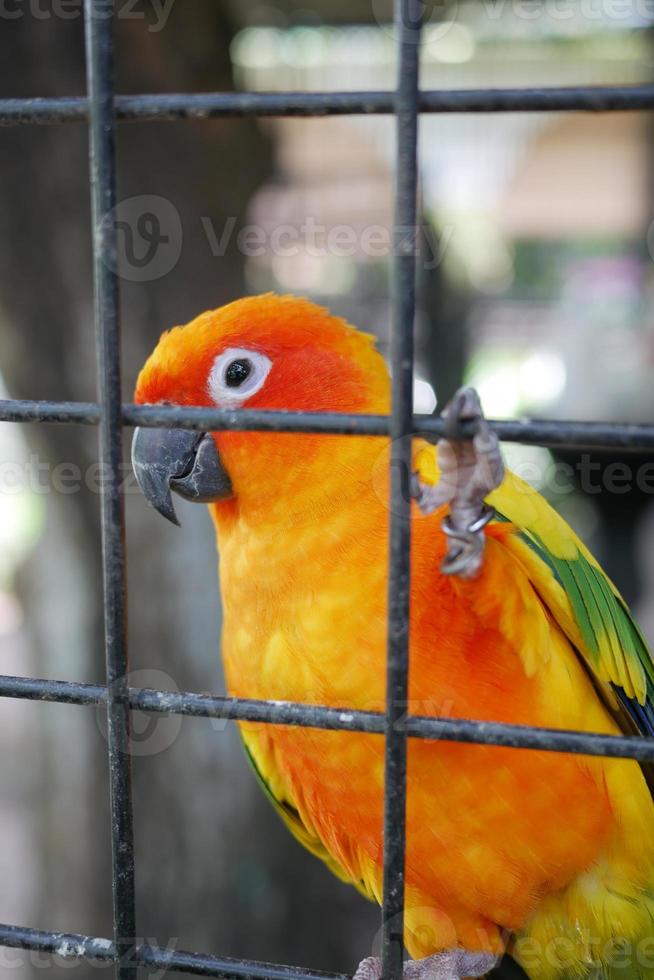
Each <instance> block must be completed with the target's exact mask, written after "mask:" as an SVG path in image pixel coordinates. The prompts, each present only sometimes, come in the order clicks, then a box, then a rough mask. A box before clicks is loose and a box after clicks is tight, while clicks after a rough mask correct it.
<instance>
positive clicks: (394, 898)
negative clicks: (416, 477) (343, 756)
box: [382, 0, 423, 980]
mask: <svg viewBox="0 0 654 980" xmlns="http://www.w3.org/2000/svg"><path fill="white" fill-rule="evenodd" d="M422 7H423V4H422V3H421V0H397V2H396V4H395V29H396V32H397V45H398V80H397V92H396V96H395V115H396V120H397V122H396V129H395V139H396V150H395V152H396V165H395V170H396V174H395V218H394V225H395V239H394V240H395V241H396V243H397V251H396V255H395V259H394V267H393V322H392V326H391V356H390V362H391V376H392V386H391V388H392V408H391V418H390V437H391V451H390V463H389V465H390V500H389V506H390V535H389V557H388V595H387V606H388V640H387V667H386V715H385V723H384V736H385V762H384V862H383V889H382V892H383V905H382V975H383V978H384V980H402V969H403V967H402V961H403V957H404V866H405V852H406V774H407V733H406V726H405V715H406V711H407V701H408V696H409V604H410V584H411V583H410V574H411V573H410V563H411V498H410V494H409V475H410V473H411V427H412V426H411V419H412V415H413V333H414V319H415V306H416V296H415V292H416V260H415V234H416V232H415V229H416V208H417V195H418V156H417V154H418V76H419V65H420V37H421V28H422ZM398 232H401V234H402V238H401V239H400V238H399V236H398Z"/></svg>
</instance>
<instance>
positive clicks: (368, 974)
mask: <svg viewBox="0 0 654 980" xmlns="http://www.w3.org/2000/svg"><path fill="white" fill-rule="evenodd" d="M498 960H499V958H498V957H497V956H494V955H493V954H492V953H485V952H472V951H470V950H467V949H462V948H461V947H460V946H457V947H455V948H454V949H447V950H444V951H443V952H442V953H434V954H433V955H431V956H425V957H424V959H421V960H407V961H406V962H405V964H404V972H403V980H463V978H464V977H483V976H486V974H487V973H489V972H490V971H491V970H492V969H493V967H495V966H497V963H498ZM381 977H382V968H381V960H380V959H379V958H378V957H377V956H367V957H366V958H365V960H361V962H360V963H359V966H358V969H357V971H356V973H355V974H354V977H353V980H381Z"/></svg>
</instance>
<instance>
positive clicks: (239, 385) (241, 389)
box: [207, 347, 272, 408]
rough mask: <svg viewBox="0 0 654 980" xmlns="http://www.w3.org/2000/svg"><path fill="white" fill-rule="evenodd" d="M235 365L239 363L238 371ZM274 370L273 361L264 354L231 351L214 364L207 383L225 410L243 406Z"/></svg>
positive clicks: (229, 349) (228, 350)
mask: <svg viewBox="0 0 654 980" xmlns="http://www.w3.org/2000/svg"><path fill="white" fill-rule="evenodd" d="M235 361H236V362H238V369H235V368H234V362H235ZM271 367H272V361H271V360H270V358H269V357H266V355H265V354H262V353H261V351H258V350H247V348H245V347H228V348H227V350H225V351H223V353H222V354H219V355H218V357H217V358H216V360H215V361H214V362H213V367H212V368H211V371H210V373H209V379H208V381H207V387H208V389H209V394H210V396H211V398H212V400H213V401H214V402H215V403H216V405H219V406H220V407H222V408H234V407H236V406H238V405H242V404H243V402H245V401H247V399H248V398H250V397H251V396H252V395H254V394H255V393H256V392H257V391H259V389H260V388H261V386H262V385H263V383H264V381H265V380H266V378H267V377H268V373H269V371H270V369H271ZM230 369H231V371H230ZM238 371H240V373H241V374H242V376H243V377H242V380H239V378H238V373H237V372H238ZM230 375H231V376H230Z"/></svg>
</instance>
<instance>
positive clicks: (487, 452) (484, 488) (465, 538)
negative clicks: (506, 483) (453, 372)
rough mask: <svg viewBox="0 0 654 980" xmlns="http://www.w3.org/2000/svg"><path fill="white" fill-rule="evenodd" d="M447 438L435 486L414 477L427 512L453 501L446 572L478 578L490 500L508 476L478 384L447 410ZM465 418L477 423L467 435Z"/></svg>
mask: <svg viewBox="0 0 654 980" xmlns="http://www.w3.org/2000/svg"><path fill="white" fill-rule="evenodd" d="M443 419H444V421H445V438H443V439H441V440H440V441H439V443H438V460H439V465H440V470H441V475H440V479H439V481H438V483H436V484H435V485H430V484H425V483H422V482H421V480H420V479H419V477H418V475H417V474H414V478H413V496H414V497H415V499H416V500H417V502H418V506H419V507H420V509H421V511H422V512H423V513H424V514H431V513H433V511H435V510H436V509H437V508H438V507H442V506H443V504H449V505H450V510H449V514H447V516H446V517H445V518H444V519H443V525H442V527H443V531H444V532H445V534H446V535H447V537H448V539H449V545H448V549H447V554H446V555H445V559H444V560H443V564H442V565H441V571H442V572H443V574H444V575H459V576H460V577H461V578H474V576H475V575H476V574H477V573H478V572H479V570H480V569H481V566H482V563H483V559H484V543H485V535H484V528H485V527H486V525H487V524H488V523H489V521H491V520H492V519H493V516H494V513H495V512H494V510H493V508H492V507H490V506H489V505H488V504H487V503H486V502H485V498H486V497H487V495H488V494H489V493H491V492H492V491H493V490H495V489H496V487H498V486H499V485H500V483H501V482H502V480H503V478H504V463H503V461H502V453H501V450H500V444H499V440H498V438H497V436H496V434H495V433H494V432H493V431H492V430H491V428H490V426H489V425H488V422H487V421H486V419H485V418H484V413H483V411H482V408H481V403H480V401H479V395H478V394H477V392H476V391H475V390H474V388H459V390H458V391H457V392H456V394H455V395H454V397H453V398H452V400H451V401H450V402H449V404H448V405H447V407H446V408H445V410H444V411H443ZM463 422H468V423H469V422H472V423H473V425H474V429H475V432H474V436H473V438H472V439H462V438H461V437H460V435H459V433H460V426H461V424H462V423H463Z"/></svg>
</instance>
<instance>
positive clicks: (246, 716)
mask: <svg viewBox="0 0 654 980" xmlns="http://www.w3.org/2000/svg"><path fill="white" fill-rule="evenodd" d="M0 697H3V698H18V699H23V700H29V701H49V702H54V703H61V704H76V705H94V704H95V705H106V703H107V689H106V687H104V685H102V684H82V683H78V682H70V681H58V680H45V679H42V678H34V677H11V676H7V675H0ZM129 704H130V707H131V708H132V710H135V711H150V712H153V713H155V714H175V715H183V716H186V717H192V718H219V719H223V720H225V721H253V722H260V723H262V724H267V725H290V726H292V727H300V728H320V729H325V730H327V731H343V732H365V733H367V734H370V735H382V734H383V733H384V718H385V716H384V714H383V713H382V712H380V711H357V710H350V709H347V708H327V707H323V706H322V705H313V704H298V703H296V702H293V701H259V700H254V699H250V698H230V697H223V696H220V695H213V694H196V693H195V692H190V691H155V690H152V689H150V688H134V687H130V688H129ZM406 730H407V733H408V735H409V736H410V737H411V738H421V739H427V740H430V741H438V740H442V741H444V742H465V743H468V744H476V745H499V746H504V747H505V748H515V749H541V750H542V751H545V752H571V753H574V754H575V755H594V756H607V757H610V758H614V759H636V760H637V761H638V762H654V738H645V737H642V738H641V737H637V738H636V737H632V736H625V735H602V734H599V733H594V732H573V731H567V730H562V729H558V728H537V727H533V726H529V725H508V724H505V723H504V722H494V721H493V722H491V721H472V720H469V719H464V718H433V717H428V716H426V715H409V716H408V717H407V720H406Z"/></svg>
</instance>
